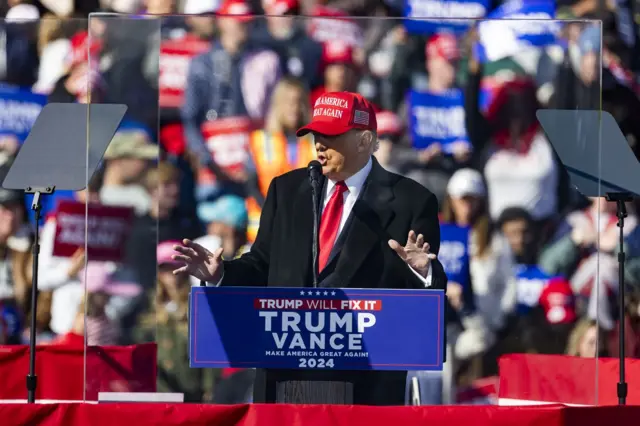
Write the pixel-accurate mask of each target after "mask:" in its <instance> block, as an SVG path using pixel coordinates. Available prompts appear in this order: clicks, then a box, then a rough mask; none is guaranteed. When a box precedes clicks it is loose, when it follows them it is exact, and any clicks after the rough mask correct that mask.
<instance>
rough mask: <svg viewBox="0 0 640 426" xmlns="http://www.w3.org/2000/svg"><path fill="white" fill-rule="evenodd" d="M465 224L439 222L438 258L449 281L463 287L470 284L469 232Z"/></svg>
mask: <svg viewBox="0 0 640 426" xmlns="http://www.w3.org/2000/svg"><path fill="white" fill-rule="evenodd" d="M470 232H471V229H470V228H469V227H467V226H458V225H455V224H451V223H443V224H440V251H439V252H438V259H439V260H440V263H442V267H443V268H444V271H445V272H446V274H447V278H448V279H449V281H450V282H456V283H458V284H460V285H461V286H463V287H467V286H470V285H471V276H470V272H469V261H470V258H469V234H470Z"/></svg>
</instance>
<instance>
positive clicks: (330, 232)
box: [318, 181, 348, 271]
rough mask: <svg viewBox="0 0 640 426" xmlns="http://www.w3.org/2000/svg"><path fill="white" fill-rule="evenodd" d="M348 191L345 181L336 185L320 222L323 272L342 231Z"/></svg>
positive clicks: (319, 257) (320, 268)
mask: <svg viewBox="0 0 640 426" xmlns="http://www.w3.org/2000/svg"><path fill="white" fill-rule="evenodd" d="M345 191H348V188H347V185H345V183H344V181H340V182H337V183H336V186H335V188H334V190H333V194H332V195H331V199H330V200H329V202H328V203H327V206H326V207H325V208H324V211H323V212H322V219H321V220H320V231H319V239H320V241H319V243H320V253H319V254H318V271H322V270H323V269H324V267H325V266H327V262H328V261H329V254H330V253H331V249H332V248H333V245H334V244H335V242H336V237H337V236H338V230H339V229H340V218H342V209H343V207H344V193H345Z"/></svg>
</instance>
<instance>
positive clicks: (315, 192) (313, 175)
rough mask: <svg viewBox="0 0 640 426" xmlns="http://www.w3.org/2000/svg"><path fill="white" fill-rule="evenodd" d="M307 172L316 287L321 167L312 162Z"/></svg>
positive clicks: (314, 285) (314, 284)
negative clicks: (311, 215) (311, 206)
mask: <svg viewBox="0 0 640 426" xmlns="http://www.w3.org/2000/svg"><path fill="white" fill-rule="evenodd" d="M307 171H308V172H309V183H310V184H311V202H312V203H313V241H312V246H311V259H312V260H311V262H312V269H313V287H314V288H317V287H318V246H319V241H318V229H319V228H320V215H319V213H318V205H319V204H320V200H319V198H318V197H319V196H320V177H321V176H322V165H321V164H320V162H319V161H317V160H313V161H311V162H310V163H309V165H308V166H307Z"/></svg>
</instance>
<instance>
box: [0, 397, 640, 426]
mask: <svg viewBox="0 0 640 426" xmlns="http://www.w3.org/2000/svg"><path fill="white" fill-rule="evenodd" d="M639 418H640V407H631V406H629V407H566V406H562V405H545V406H531V407H498V406H449V407H447V406H438V407H428V406H423V407H362V406H330V405H296V406H293V405H280V404H277V405H262V404H251V405H227V406H221V405H200V404H139V403H126V404H118V403H113V404H106V403H102V404H95V403H93V404H92V403H89V404H84V403H73V404H0V419H2V421H1V422H0V423H1V424H2V425H3V426H14V425H16V426H17V425H21V426H26V425H29V426H36V425H41V426H81V425H82V426H85V425H91V426H112V425H136V426H142V425H163V426H164V425H183V426H184V425H216V426H333V425H335V426H356V425H365V426H395V425H398V426H400V425H402V426H413V425H416V426H417V425H429V426H451V425H473V426H511V425H517V426H596V425H597V426H600V425H608V424H610V425H616V426H625V425H636V424H638V419H639Z"/></svg>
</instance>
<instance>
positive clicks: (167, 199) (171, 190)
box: [156, 181, 180, 210]
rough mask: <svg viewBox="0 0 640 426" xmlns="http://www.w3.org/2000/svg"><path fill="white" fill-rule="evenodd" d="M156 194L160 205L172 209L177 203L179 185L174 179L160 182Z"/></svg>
mask: <svg viewBox="0 0 640 426" xmlns="http://www.w3.org/2000/svg"><path fill="white" fill-rule="evenodd" d="M156 194H157V196H158V199H157V202H158V203H159V204H160V207H163V208H164V209H165V210H172V209H173V208H174V207H176V206H177V205H178V201H179V200H178V198H179V196H180V186H179V185H178V182H176V181H168V182H161V183H159V184H158V189H157V191H156Z"/></svg>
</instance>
